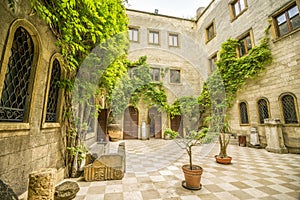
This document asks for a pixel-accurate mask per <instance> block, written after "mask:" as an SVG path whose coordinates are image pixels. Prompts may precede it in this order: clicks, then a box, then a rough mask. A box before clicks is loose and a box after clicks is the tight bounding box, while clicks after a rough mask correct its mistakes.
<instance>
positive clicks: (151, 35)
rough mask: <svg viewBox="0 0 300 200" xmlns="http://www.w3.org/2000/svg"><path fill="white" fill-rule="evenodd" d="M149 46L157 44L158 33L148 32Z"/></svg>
mask: <svg viewBox="0 0 300 200" xmlns="http://www.w3.org/2000/svg"><path fill="white" fill-rule="evenodd" d="M148 42H149V44H159V32H158V31H149V40H148Z"/></svg>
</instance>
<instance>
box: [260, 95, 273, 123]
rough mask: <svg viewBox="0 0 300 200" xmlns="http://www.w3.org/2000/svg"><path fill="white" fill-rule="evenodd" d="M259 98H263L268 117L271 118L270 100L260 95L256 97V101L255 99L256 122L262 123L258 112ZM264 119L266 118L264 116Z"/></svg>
mask: <svg viewBox="0 0 300 200" xmlns="http://www.w3.org/2000/svg"><path fill="white" fill-rule="evenodd" d="M261 100H264V101H265V102H266V104H267V109H268V118H271V110H270V102H269V100H268V99H267V98H266V97H260V98H258V99H257V101H256V107H257V116H258V124H260V125H264V122H263V123H262V122H261V120H260V117H261V116H260V112H259V111H260V107H259V106H260V105H259V101H261ZM264 119H266V118H264Z"/></svg>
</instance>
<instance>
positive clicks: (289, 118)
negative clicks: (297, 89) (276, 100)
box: [281, 95, 298, 124]
mask: <svg viewBox="0 0 300 200" xmlns="http://www.w3.org/2000/svg"><path fill="white" fill-rule="evenodd" d="M281 106H282V112H283V118H284V123H285V124H298V118H297V112H296V106H295V99H294V97H293V96H292V95H284V96H282V97H281Z"/></svg>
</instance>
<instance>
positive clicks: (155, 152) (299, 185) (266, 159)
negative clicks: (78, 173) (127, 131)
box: [72, 139, 300, 200]
mask: <svg viewBox="0 0 300 200" xmlns="http://www.w3.org/2000/svg"><path fill="white" fill-rule="evenodd" d="M110 144H111V145H110V151H111V152H114V151H115V148H116V147H117V145H118V142H116V143H110ZM125 144H126V159H127V160H126V162H127V165H126V173H125V176H124V178H123V179H122V180H112V181H98V182H85V181H84V180H81V179H76V181H77V182H78V183H79V185H80V191H79V192H78V193H77V196H76V198H75V199H76V200H100V199H106V200H120V199H128V200H141V199H145V200H146V199H156V200H158V199H170V200H171V199H173V200H175V199H178V200H179V199H182V200H197V199H209V200H218V199H222V200H238V199H243V200H244V199H249V200H250V199H252V200H254V199H265V200H267V199H268V200H273V199H279V200H297V199H299V198H300V168H299V166H300V159H299V155H298V154H275V153H270V152H267V151H266V150H265V149H256V148H250V147H241V146H238V144H237V141H236V140H235V139H232V140H231V144H230V145H229V147H228V154H229V155H230V156H232V157H233V160H232V164H230V165H221V164H217V163H216V162H215V160H214V155H216V154H217V153H218V151H219V146H218V144H217V143H216V144H209V145H207V146H198V147H193V148H194V149H193V154H194V158H193V161H194V163H195V164H200V165H201V166H202V167H203V168H204V172H203V174H202V180H201V183H202V189H201V190H198V191H192V190H187V189H184V188H183V187H182V186H181V182H182V180H184V177H183V173H182V170H181V166H182V165H183V164H184V163H188V156H187V154H186V153H185V151H184V150H183V149H180V148H179V146H178V145H177V144H176V143H175V142H174V141H172V140H157V139H156V140H154V139H151V140H125ZM72 180H75V179H72Z"/></svg>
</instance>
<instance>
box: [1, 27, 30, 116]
mask: <svg viewBox="0 0 300 200" xmlns="http://www.w3.org/2000/svg"><path fill="white" fill-rule="evenodd" d="M33 60H34V44H33V41H32V38H31V36H30V34H29V33H28V32H27V31H26V30H25V29H24V28H22V27H19V28H17V29H16V31H15V33H14V38H13V42H12V47H11V49H10V55H9V60H8V65H7V69H6V74H5V80H4V84H3V89H2V95H1V100H0V121H15V122H17V121H18V122H23V121H24V115H25V109H26V102H27V101H28V97H29V94H30V93H31V92H30V82H31V80H32V79H31V78H30V76H31V73H32V71H33V70H32V66H33ZM4 67H6V66H4Z"/></svg>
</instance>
